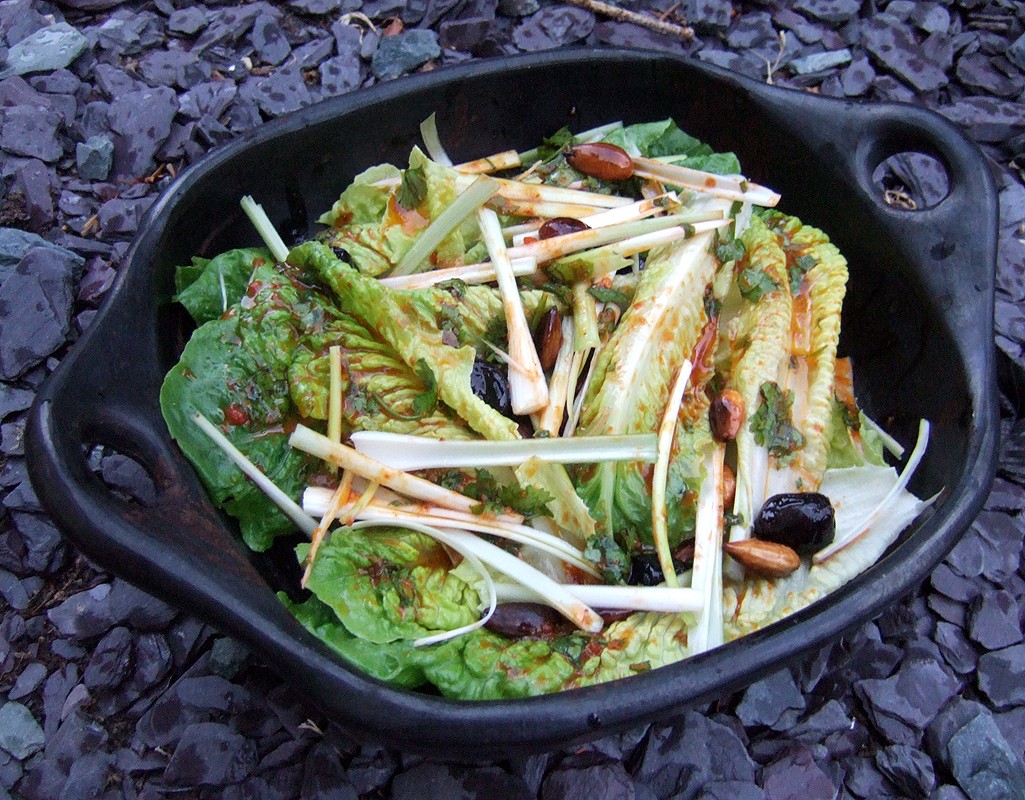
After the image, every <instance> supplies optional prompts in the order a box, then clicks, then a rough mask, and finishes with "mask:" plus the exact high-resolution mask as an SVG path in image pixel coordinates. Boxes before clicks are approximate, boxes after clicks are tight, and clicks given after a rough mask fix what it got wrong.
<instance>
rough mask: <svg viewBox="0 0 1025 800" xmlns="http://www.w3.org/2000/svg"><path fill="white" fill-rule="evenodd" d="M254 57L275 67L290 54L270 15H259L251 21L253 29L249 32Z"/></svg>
mask: <svg viewBox="0 0 1025 800" xmlns="http://www.w3.org/2000/svg"><path fill="white" fill-rule="evenodd" d="M249 39H250V41H251V42H252V43H253V48H254V49H255V50H256V55H257V56H258V57H259V59H260V61H262V62H263V63H264V64H271V65H273V66H277V65H278V64H280V63H281V62H282V61H284V60H285V59H286V58H288V54H289V53H291V52H292V47H291V45H289V43H288V39H287V38H285V32H284V31H283V30H282V29H281V26H280V25H279V24H278V21H277V19H275V18H274V17H272V16H271V15H270V14H260V15H259V16H258V17H257V18H256V19H255V20H254V21H253V29H252V30H251V31H250V32H249Z"/></svg>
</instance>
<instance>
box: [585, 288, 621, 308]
mask: <svg viewBox="0 0 1025 800" xmlns="http://www.w3.org/2000/svg"><path fill="white" fill-rule="evenodd" d="M587 293H588V294H589V295H591V297H593V298H594V299H595V300H597V301H598V302H599V303H615V304H616V305H617V306H619V307H620V308H625V307H626V306H628V305H629V304H630V298H629V297H627V296H626V295H625V294H623V293H622V292H620V291H618V290H616V289H609V288H607V287H605V286H592V287H591V288H590V289H588V290H587Z"/></svg>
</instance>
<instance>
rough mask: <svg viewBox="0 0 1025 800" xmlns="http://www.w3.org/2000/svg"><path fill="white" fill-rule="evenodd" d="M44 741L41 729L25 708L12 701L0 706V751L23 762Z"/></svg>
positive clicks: (39, 747)
mask: <svg viewBox="0 0 1025 800" xmlns="http://www.w3.org/2000/svg"><path fill="white" fill-rule="evenodd" d="M44 741H45V740H44V738H43V729H42V728H41V727H40V726H39V723H38V722H36V718H35V717H34V716H32V712H31V711H30V710H29V709H28V707H27V706H24V705H22V704H21V703H16V702H13V701H10V702H7V703H5V704H4V705H3V706H0V749H2V750H6V751H7V752H8V753H10V754H11V755H12V756H14V757H15V758H17V759H19V760H21V761H24V760H25V759H26V758H28V757H29V756H31V755H32V754H33V753H35V752H37V751H39V750H40V749H41V748H42V746H43V742H44Z"/></svg>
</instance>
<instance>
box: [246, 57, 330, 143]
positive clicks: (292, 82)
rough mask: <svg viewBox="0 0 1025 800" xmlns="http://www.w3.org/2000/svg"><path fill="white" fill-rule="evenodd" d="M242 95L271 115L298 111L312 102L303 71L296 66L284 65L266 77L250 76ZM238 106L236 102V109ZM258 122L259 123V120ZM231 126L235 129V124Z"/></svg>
mask: <svg viewBox="0 0 1025 800" xmlns="http://www.w3.org/2000/svg"><path fill="white" fill-rule="evenodd" d="M240 95H241V97H244V98H246V99H248V100H251V101H252V102H254V103H256V104H257V105H258V106H259V108H260V109H261V110H262V111H263V112H264V113H265V114H267V115H268V116H271V117H276V116H280V115H281V114H287V113H288V112H289V111H296V110H298V109H300V108H302V107H303V106H305V105H309V104H310V102H312V97H311V96H310V90H309V88H308V87H307V86H306V82H305V80H303V75H302V72H300V71H299V69H298V68H297V67H295V66H287V67H282V68H281V69H278V70H275V71H274V73H272V74H271V75H268V76H267V77H265V78H249V79H248V80H247V81H246V82H245V83H243V84H242V88H241V91H240ZM238 107H239V106H238V103H236V104H235V106H234V109H235V110H237V109H238ZM256 124H259V121H258V120H257V123H256ZM229 127H230V128H231V130H235V128H234V127H233V126H231V125H229Z"/></svg>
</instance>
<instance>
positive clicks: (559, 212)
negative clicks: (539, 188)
mask: <svg viewBox="0 0 1025 800" xmlns="http://www.w3.org/2000/svg"><path fill="white" fill-rule="evenodd" d="M488 205H489V207H491V208H494V209H495V210H496V211H497V212H498V213H500V214H502V215H503V216H506V217H544V218H548V217H572V218H573V219H584V218H585V217H589V216H591V215H592V214H594V206H587V205H581V204H580V203H554V202H548V201H543V200H516V199H508V198H505V197H501V196H499V197H497V198H493V199H492V200H491V202H489V203H488Z"/></svg>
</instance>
